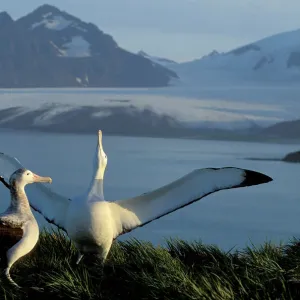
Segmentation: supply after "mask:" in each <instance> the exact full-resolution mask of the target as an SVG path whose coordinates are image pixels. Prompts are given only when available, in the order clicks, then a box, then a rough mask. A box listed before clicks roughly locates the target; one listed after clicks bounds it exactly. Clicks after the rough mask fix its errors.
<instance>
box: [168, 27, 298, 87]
mask: <svg viewBox="0 0 300 300" xmlns="http://www.w3.org/2000/svg"><path fill="white" fill-rule="evenodd" d="M170 68H171V69H172V70H174V71H175V72H176V73H177V74H178V75H179V77H180V78H181V79H182V80H186V81H187V82H189V81H190V82H191V81H195V82H198V83H201V82H205V83H207V82H209V81H210V82H214V83H216V81H219V82H220V81H223V82H233V81H236V80H239V81H241V80H244V81H246V80H250V81H251V80H254V81H256V80H258V81H284V80H286V81H291V80H296V81H299V80H300V30H295V31H290V32H284V33H280V34H276V35H273V36H270V37H267V38H264V39H262V40H259V41H256V42H254V43H251V44H247V45H245V46H242V47H239V48H236V49H234V50H231V51H229V52H226V53H218V52H217V51H213V52H212V53H211V54H210V55H206V56H204V57H202V58H200V59H197V60H194V61H191V62H186V63H181V64H177V65H172V66H170Z"/></svg>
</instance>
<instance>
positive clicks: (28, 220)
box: [0, 168, 52, 288]
mask: <svg viewBox="0 0 300 300" xmlns="http://www.w3.org/2000/svg"><path fill="white" fill-rule="evenodd" d="M1 181H2V182H3V179H1ZM35 182H49V183H51V182H52V179H51V178H50V177H41V176H38V175H36V174H34V173H32V172H31V171H29V170H26V169H23V168H20V169H17V170H16V171H15V172H14V173H13V174H12V175H11V176H10V178H9V185H8V184H7V183H6V185H7V187H8V188H9V189H10V195H11V201H10V206H9V207H8V208H7V210H6V211H5V212H4V213H1V214H0V224H1V226H2V227H4V228H6V229H8V231H9V230H14V229H21V230H22V232H23V234H22V238H21V239H20V240H19V241H18V242H17V243H16V244H15V245H14V246H12V247H11V248H10V249H9V250H8V251H7V253H6V256H7V267H6V269H5V275H6V277H7V278H8V280H9V281H10V282H11V283H12V284H13V285H14V286H16V287H18V288H19V285H18V284H17V283H15V282H14V281H13V280H12V278H11V276H10V272H9V271H10V269H11V267H12V266H13V264H14V263H15V262H16V261H17V260H18V259H19V258H21V257H23V256H24V255H26V254H28V253H29V252H30V251H31V250H32V249H33V248H34V246H35V245H36V243H37V241H38V239H39V226H38V224H37V222H36V220H35V218H34V216H33V214H32V212H31V209H30V205H29V202H28V199H27V196H26V193H25V186H26V185H27V184H30V183H35Z"/></svg>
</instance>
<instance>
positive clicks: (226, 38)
mask: <svg viewBox="0 0 300 300" xmlns="http://www.w3.org/2000/svg"><path fill="white" fill-rule="evenodd" d="M43 4H49V5H53V6H56V7H57V8H59V9H60V10H63V11H66V12H68V13H69V14H72V15H74V16H76V17H78V18H80V19H82V21H85V22H91V23H94V24H95V25H97V26H98V27H99V28H100V29H101V30H102V31H104V32H105V33H107V34H110V35H111V36H112V37H113V38H114V39H115V41H116V42H117V43H118V44H119V46H120V47H121V48H124V49H126V50H128V51H131V52H134V53H137V52H138V51H140V50H143V51H144V52H146V53H148V54H149V55H152V56H159V57H164V58H168V59H172V60H175V61H177V62H184V61H191V60H194V59H199V58H201V57H202V56H203V55H206V54H208V53H210V52H211V51H213V50H217V51H219V52H226V51H229V50H232V49H234V48H237V47H240V46H243V45H245V44H248V43H251V42H255V41H256V40H260V39H263V38H265V37H268V36H270V35H274V34H277V33H281V32H285V31H291V30H296V29H298V28H300V21H299V17H298V13H297V12H298V11H300V2H298V1H295V0H291V1H290V2H289V5H288V6H286V5H285V6H284V2H283V1H282V0H273V1H271V0H266V1H265V2H264V3H261V1H259V0H253V1H251V2H250V1H248V2H247V3H246V2H245V3H241V2H239V1H238V0H228V1H226V3H224V2H222V1H221V0H215V1H214V2H212V1H209V0H172V1H171V0H160V1H159V0H152V1H148V0H126V3H125V1H124V0H98V1H96V0H87V1H85V3H84V4H83V3H82V1H79V0H72V1H71V0H60V1H58V0H49V1H47V2H42V1H39V0H29V1H27V2H26V4H25V3H21V2H19V1H17V0H10V1H8V0H3V1H2V5H1V10H2V11H6V12H7V13H9V14H10V15H11V17H12V18H13V19H18V18H20V17H22V16H24V15H26V14H28V13H30V12H32V11H33V10H34V9H36V8H37V7H38V6H41V5H43ZM266 20H267V22H266ZM278 20H280V22H278Z"/></svg>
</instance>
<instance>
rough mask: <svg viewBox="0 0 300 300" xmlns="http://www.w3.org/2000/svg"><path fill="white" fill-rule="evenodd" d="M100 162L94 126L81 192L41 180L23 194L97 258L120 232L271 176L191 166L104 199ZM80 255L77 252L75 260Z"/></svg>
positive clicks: (10, 161)
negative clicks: (88, 176) (149, 186)
mask: <svg viewBox="0 0 300 300" xmlns="http://www.w3.org/2000/svg"><path fill="white" fill-rule="evenodd" d="M2 163H3V164H5V165H6V166H9V170H10V171H11V170H14V169H16V168H20V167H21V164H20V162H19V161H18V160H17V159H15V158H12V157H10V156H8V155H5V154H2V155H0V171H2V168H1V164H2ZM106 165H107V156H106V154H105V152H104V150H103V146H102V132H101V131H100V130H99V132H98V143H97V147H96V155H95V161H94V174H93V177H92V181H91V184H90V186H89V187H88V189H87V191H86V192H85V193H84V194H83V195H81V196H78V197H75V198H73V199H72V200H70V199H68V198H66V197H64V196H61V195H59V194H57V193H55V192H53V191H51V189H49V188H48V187H46V186H44V185H42V184H37V185H36V187H35V189H34V191H33V194H32V196H30V197H29V199H30V200H29V201H30V204H31V206H32V207H33V208H34V209H36V210H38V211H40V212H41V213H42V214H43V216H44V217H45V218H47V220H48V221H51V222H53V223H54V224H56V225H57V226H59V227H61V228H63V229H64V230H65V231H66V232H67V234H68V235H69V237H70V238H71V239H72V240H73V242H74V243H75V245H76V247H77V248H78V250H79V252H80V253H82V254H84V253H97V254H99V256H100V257H101V258H102V260H103V261H104V260H105V259H106V257H107V254H108V252H109V250H110V247H111V244H112V242H113V240H114V239H115V238H117V237H118V236H119V235H121V234H124V233H126V232H128V231H131V230H133V229H134V228H137V227H140V226H143V225H145V224H147V223H149V222H151V221H153V220H155V219H158V218H160V217H162V216H164V215H166V214H169V213H171V212H173V211H175V210H177V209H180V208H182V207H184V206H187V205H189V204H191V203H193V202H195V201H198V200H200V199H201V198H203V197H205V196H207V195H209V194H211V193H214V192H217V191H220V190H224V189H232V188H238V187H245V186H251V185H257V184H262V183H267V182H269V181H271V180H272V178H270V177H268V176H266V175H264V174H262V173H259V172H255V171H251V170H245V169H239V168H233V167H227V168H207V169H197V170H194V171H193V172H191V173H189V174H187V175H185V176H184V177H182V178H180V179H178V180H176V181H174V182H172V183H170V184H168V185H165V186H163V187H161V188H159V189H156V190H154V191H152V192H149V193H146V194H143V195H140V196H137V197H134V198H130V199H124V200H119V201H114V202H108V201H105V200H104V195H103V179H104V172H105V168H106ZM4 175H6V174H4ZM37 194H38V195H39V196H37ZM81 257H82V255H81V254H79V257H78V261H77V262H79V261H80V259H81Z"/></svg>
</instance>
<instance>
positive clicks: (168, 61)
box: [138, 50, 177, 67]
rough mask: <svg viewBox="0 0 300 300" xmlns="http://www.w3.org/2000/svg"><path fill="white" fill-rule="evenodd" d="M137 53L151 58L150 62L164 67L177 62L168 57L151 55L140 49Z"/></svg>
mask: <svg viewBox="0 0 300 300" xmlns="http://www.w3.org/2000/svg"><path fill="white" fill-rule="evenodd" d="M138 55H140V56H142V57H145V58H147V59H149V60H151V61H152V62H154V63H156V64H160V65H162V66H165V67H169V66H170V65H173V64H177V62H176V61H174V60H171V59H168V58H162V57H157V56H151V55H149V54H147V53H146V52H144V51H142V50H141V51H139V52H138Z"/></svg>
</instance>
